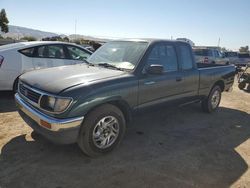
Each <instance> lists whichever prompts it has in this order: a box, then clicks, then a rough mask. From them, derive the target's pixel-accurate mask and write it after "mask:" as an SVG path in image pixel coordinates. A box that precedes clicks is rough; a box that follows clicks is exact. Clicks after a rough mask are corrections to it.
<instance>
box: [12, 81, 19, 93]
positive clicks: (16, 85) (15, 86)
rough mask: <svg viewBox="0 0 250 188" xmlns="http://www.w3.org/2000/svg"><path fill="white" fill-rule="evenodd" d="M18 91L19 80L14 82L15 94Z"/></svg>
mask: <svg viewBox="0 0 250 188" xmlns="http://www.w3.org/2000/svg"><path fill="white" fill-rule="evenodd" d="M17 90H18V78H17V79H16V80H15V81H14V84H13V92H14V93H16V92H17Z"/></svg>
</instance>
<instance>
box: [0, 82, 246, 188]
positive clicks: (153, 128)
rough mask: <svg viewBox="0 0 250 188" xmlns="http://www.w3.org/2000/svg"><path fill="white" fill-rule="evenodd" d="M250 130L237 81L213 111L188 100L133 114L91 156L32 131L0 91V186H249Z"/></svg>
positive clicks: (244, 95) (11, 99)
mask: <svg viewBox="0 0 250 188" xmlns="http://www.w3.org/2000/svg"><path fill="white" fill-rule="evenodd" d="M249 138H250V93H248V92H246V91H240V90H238V89H237V87H236V85H235V86H234V90H233V92H231V93H224V94H223V98H222V102H221V105H220V108H219V110H218V111H217V112H215V113H213V114H206V113H203V112H201V110H200V105H199V104H194V105H190V106H186V107H181V108H171V109H170V108H168V109H163V108H161V109H157V110H154V111H153V112H146V113H144V114H141V115H139V116H138V117H136V118H135V119H134V121H133V123H131V124H130V125H129V126H128V129H127V132H126V136H125V138H124V140H123V142H122V144H121V145H120V147H119V148H117V149H116V150H115V151H113V152H112V153H110V154H108V155H105V156H102V157H99V158H94V159H93V158H89V157H87V156H85V155H84V154H83V153H82V152H81V151H80V149H79V148H78V147H77V145H76V144H73V145H55V144H52V143H50V142H49V141H47V140H45V139H44V138H42V137H41V136H38V135H36V134H34V133H32V130H31V129H30V128H29V127H28V126H27V125H26V124H25V123H24V121H23V120H22V119H21V118H20V117H19V115H18V113H17V111H16V107H15V104H14V100H13V94H11V93H1V94H0V188H5V187H18V188H19V187H24V188H29V187H31V188H33V187H39V188H40V187H46V188H49V187H53V188H65V187H74V188H76V187H136V188H138V187H157V188H159V187H185V188H186V187H220V188H223V187H230V186H231V187H250V170H249V165H250V139H249Z"/></svg>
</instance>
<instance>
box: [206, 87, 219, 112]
mask: <svg viewBox="0 0 250 188" xmlns="http://www.w3.org/2000/svg"><path fill="white" fill-rule="evenodd" d="M220 100H221V88H220V87H219V86H214V87H213V88H212V90H211V91H210V93H209V95H208V97H207V98H206V99H204V100H203V101H202V102H201V107H202V109H203V111H205V112H208V113H211V112H213V111H215V110H216V109H217V108H218V106H219V104H220Z"/></svg>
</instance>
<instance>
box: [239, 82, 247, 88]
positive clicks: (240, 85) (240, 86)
mask: <svg viewBox="0 0 250 188" xmlns="http://www.w3.org/2000/svg"><path fill="white" fill-rule="evenodd" d="M245 87H246V83H245V82H240V83H239V85H238V88H239V89H240V90H243V89H244V88H245Z"/></svg>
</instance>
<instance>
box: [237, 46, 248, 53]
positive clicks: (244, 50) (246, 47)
mask: <svg viewBox="0 0 250 188" xmlns="http://www.w3.org/2000/svg"><path fill="white" fill-rule="evenodd" d="M239 51H240V52H241V53H249V46H245V47H244V46H242V47H240V49H239Z"/></svg>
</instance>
